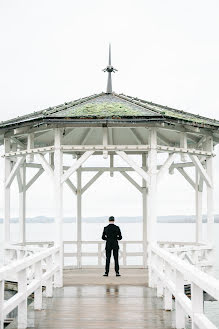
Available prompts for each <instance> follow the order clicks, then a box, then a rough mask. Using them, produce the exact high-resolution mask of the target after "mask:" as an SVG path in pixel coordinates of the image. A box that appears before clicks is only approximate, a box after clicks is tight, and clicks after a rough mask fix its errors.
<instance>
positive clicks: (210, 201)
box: [206, 136, 214, 243]
mask: <svg viewBox="0 0 219 329" xmlns="http://www.w3.org/2000/svg"><path fill="white" fill-rule="evenodd" d="M206 150H207V151H209V152H213V138H212V137H211V136H208V137H207V138H206ZM206 171H207V174H208V176H209V177H210V179H211V184H212V186H211V187H209V186H207V240H208V242H210V243H212V241H213V225H214V190H213V185H214V181H213V157H212V156H211V157H207V160H206Z"/></svg>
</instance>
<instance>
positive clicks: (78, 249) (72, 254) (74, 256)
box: [64, 241, 146, 268]
mask: <svg viewBox="0 0 219 329" xmlns="http://www.w3.org/2000/svg"><path fill="white" fill-rule="evenodd" d="M88 245H89V246H90V249H91V250H89V251H88V250H86V251H84V250H83V249H85V247H86V246H88ZM69 246H72V247H73V248H75V250H73V251H66V249H67V248H66V247H69ZM119 246H120V249H119V260H120V264H121V267H124V268H126V267H129V268H132V267H134V268H142V267H145V266H146V264H145V257H144V256H145V255H144V251H143V250H144V248H143V241H120V242H119ZM130 246H132V249H135V248H136V247H137V246H140V251H139V250H138V251H135V250H129V247H130ZM134 246H135V247H134ZM95 247H96V250H92V249H95ZM104 248H105V241H64V265H65V267H71V268H92V267H94V268H98V267H103V266H104V265H105V249H104ZM84 257H89V258H93V262H92V263H93V264H89V263H88V262H87V263H86V260H85V259H84ZM131 257H139V259H138V262H137V261H136V258H135V259H134V261H133V262H130V258H131ZM112 258H113V257H112ZM69 260H72V262H71V264H69ZM95 261H96V262H95Z"/></svg>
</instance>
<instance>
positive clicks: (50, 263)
mask: <svg viewBox="0 0 219 329" xmlns="http://www.w3.org/2000/svg"><path fill="white" fill-rule="evenodd" d="M52 266H53V261H52V256H49V257H47V259H46V270H47V271H49V270H50V269H51V268H52ZM52 281H53V278H52V276H51V277H50V278H48V279H47V280H46V297H52V295H53V282H52Z"/></svg>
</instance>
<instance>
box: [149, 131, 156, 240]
mask: <svg viewBox="0 0 219 329" xmlns="http://www.w3.org/2000/svg"><path fill="white" fill-rule="evenodd" d="M149 145H150V150H149V152H148V174H149V176H150V185H149V186H148V227H147V240H148V242H156V241H157V236H156V231H157V228H156V225H157V214H156V208H157V204H156V198H157V195H156V194H157V132H156V130H155V129H151V130H150V140H149Z"/></svg>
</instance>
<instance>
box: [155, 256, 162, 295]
mask: <svg viewBox="0 0 219 329" xmlns="http://www.w3.org/2000/svg"><path fill="white" fill-rule="evenodd" d="M156 267H157V269H158V270H159V271H160V272H161V273H162V272H163V261H162V259H161V258H160V257H159V256H157V257H156ZM156 281H157V282H156V285H157V297H162V296H163V284H162V281H161V278H160V277H159V276H157V278H156Z"/></svg>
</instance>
